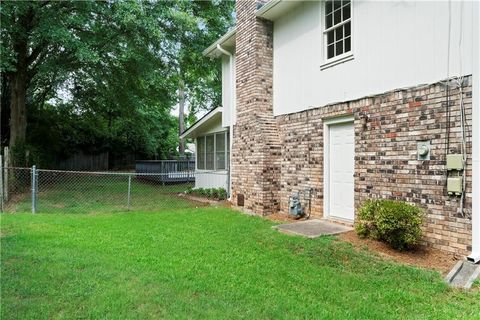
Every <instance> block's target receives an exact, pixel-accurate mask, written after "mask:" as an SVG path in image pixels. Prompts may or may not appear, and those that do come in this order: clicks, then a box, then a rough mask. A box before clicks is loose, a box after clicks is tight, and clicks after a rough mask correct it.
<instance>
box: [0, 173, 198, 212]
mask: <svg viewBox="0 0 480 320" xmlns="http://www.w3.org/2000/svg"><path fill="white" fill-rule="evenodd" d="M48 178H49V179H48ZM191 185H192V184H189V183H182V184H169V185H168V184H167V185H162V184H160V183H158V182H157V183H153V182H149V181H144V180H138V179H135V178H134V179H132V181H131V193H130V199H131V200H130V210H135V211H155V210H161V209H167V208H168V209H179V208H188V207H195V206H198V205H199V203H195V202H192V201H189V200H187V199H185V198H182V197H178V196H177V194H178V193H181V192H184V191H185V190H187V188H188V187H190V186H191ZM30 210H31V194H30V190H29V187H27V188H24V190H23V192H22V193H20V192H19V194H18V195H17V196H16V197H14V200H13V201H11V203H10V204H8V211H11V212H28V211H30ZM125 211H129V207H128V177H126V176H115V175H113V176H79V175H71V176H60V177H51V176H47V177H46V179H43V180H40V183H39V192H38V194H37V212H39V213H95V212H102V213H106V212H111V213H113V212H125Z"/></svg>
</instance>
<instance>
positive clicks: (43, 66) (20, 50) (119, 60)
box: [0, 0, 233, 156]
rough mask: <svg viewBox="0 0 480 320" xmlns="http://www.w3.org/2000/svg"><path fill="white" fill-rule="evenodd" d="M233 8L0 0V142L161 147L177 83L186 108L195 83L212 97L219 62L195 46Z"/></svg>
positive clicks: (215, 32) (214, 33)
mask: <svg viewBox="0 0 480 320" xmlns="http://www.w3.org/2000/svg"><path fill="white" fill-rule="evenodd" d="M227 8H228V9H227ZM232 10H233V3H229V2H227V3H224V2H205V3H204V2H199V1H181V0H178V1H172V2H167V1H107V2H103V1H92V0H90V1H82V2H80V1H68V2H67V1H63V2H57V1H45V2H36V1H24V2H13V1H12V2H5V1H4V2H2V3H1V5H0V13H1V19H2V26H1V29H0V34H1V38H2V42H1V47H0V49H1V55H2V56H1V58H2V59H1V64H0V69H1V73H2V96H1V98H2V108H4V109H3V110H2V115H4V116H3V118H4V117H5V115H6V111H7V110H5V109H9V110H8V116H9V130H3V128H2V143H3V142H5V141H9V145H10V146H11V149H12V150H13V149H22V148H24V145H25V144H26V143H27V144H33V145H34V146H35V147H38V146H41V148H43V149H44V151H46V150H48V151H51V152H59V150H65V149H59V148H58V147H55V148H53V147H52V145H56V146H67V145H69V146H71V147H69V148H67V149H70V148H73V149H78V148H80V147H81V148H84V147H87V146H88V147H92V146H95V148H99V149H108V150H110V151H115V150H117V151H118V150H121V149H122V148H123V150H127V149H130V150H135V151H138V150H140V152H142V153H144V154H149V155H150V156H159V155H160V154H161V155H162V156H166V154H167V153H171V151H168V152H166V151H161V150H159V147H160V146H162V148H165V149H166V150H171V149H172V146H171V145H169V146H167V145H164V144H165V142H167V141H168V143H171V142H172V139H171V134H172V132H174V131H175V130H177V129H174V128H178V125H177V124H175V122H173V123H172V117H171V116H170V115H169V112H170V109H171V108H172V106H173V105H175V104H176V103H178V92H177V90H178V88H179V84H180V83H182V81H183V83H184V88H185V95H184V99H185V104H184V105H188V108H190V109H191V110H194V109H195V108H197V107H198V106H199V105H201V103H203V101H206V99H205V98H204V97H203V96H201V95H198V94H195V90H198V91H203V92H205V93H208V94H205V97H206V96H209V95H213V96H214V98H213V99H218V97H219V92H220V91H219V90H218V88H219V77H218V75H219V67H218V65H217V64H214V63H211V62H209V61H208V59H206V58H204V57H201V50H202V49H203V48H204V47H205V46H207V45H208V44H209V43H210V42H211V41H213V40H214V39H215V38H216V37H218V36H219V35H220V34H221V33H223V32H224V31H225V30H226V28H228V25H229V23H230V22H231V21H232V18H231V16H232V15H231V11H232ZM224 14H226V16H227V17H229V18H227V19H224V18H222V17H223V15H224ZM210 15H213V16H212V17H211V16H210ZM218 21H223V22H222V23H218ZM193 47H195V49H190V48H193ZM187 48H188V49H187ZM194 50H199V52H197V53H195V52H194ZM189 52H190V53H192V54H196V56H195V58H193V57H192V58H189V59H190V60H189V59H187V58H186V57H187V55H188V54H189ZM191 63H196V64H197V65H196V66H193V65H191ZM202 68H212V69H211V70H208V71H202V70H201V69H202ZM179 70H182V72H181V73H180V72H179ZM212 70H213V71H212ZM196 86H198V88H194V87H196ZM212 88H213V89H212ZM5 90H8V93H7V92H5ZM209 99H211V98H209ZM200 101H202V102H200ZM212 101H213V100H212ZM205 105H209V104H208V103H206V104H205ZM5 106H6V108H5ZM45 119H50V120H51V121H57V122H60V123H54V124H52V122H48V121H45ZM153 121H156V122H155V123H153ZM4 122H5V119H2V123H4ZM182 123H183V122H182ZM27 124H28V127H27ZM63 124H65V125H63ZM27 128H30V129H28V130H27ZM65 130H70V131H69V132H68V133H67V135H66V136H65V135H64V133H65ZM172 130H173V131H172ZM154 131H155V132H156V131H159V132H162V134H160V135H159V134H156V133H155V132H154ZM40 132H42V133H43V134H47V133H48V134H49V136H50V137H51V139H52V141H51V143H49V144H48V145H47V144H46V143H44V142H43V140H42V139H39V138H38V136H35V135H34V133H35V134H39V133H40ZM8 135H9V137H8ZM156 139H157V140H156ZM53 140H55V141H53ZM42 144H43V145H42ZM53 149H56V150H55V151H53ZM173 149H175V148H173Z"/></svg>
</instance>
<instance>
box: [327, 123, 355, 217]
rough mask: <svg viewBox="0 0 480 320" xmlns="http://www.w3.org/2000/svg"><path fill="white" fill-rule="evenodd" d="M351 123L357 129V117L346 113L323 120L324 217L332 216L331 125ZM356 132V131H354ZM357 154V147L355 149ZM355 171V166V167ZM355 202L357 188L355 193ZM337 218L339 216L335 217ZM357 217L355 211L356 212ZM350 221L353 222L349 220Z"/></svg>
mask: <svg viewBox="0 0 480 320" xmlns="http://www.w3.org/2000/svg"><path fill="white" fill-rule="evenodd" d="M343 123H351V124H352V125H353V130H354V131H355V117H354V116H353V115H346V116H345V115H344V116H339V117H334V118H327V119H324V120H323V217H324V218H330V126H332V125H336V124H343ZM354 133H355V132H354ZM353 153H354V154H353V156H355V149H354V151H353ZM354 172H355V167H354ZM353 197H354V199H353V201H354V203H355V190H354V194H353ZM335 219H337V218H335ZM354 219H355V212H354ZM347 221H348V222H353V221H349V220H347Z"/></svg>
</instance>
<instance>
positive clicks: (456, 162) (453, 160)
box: [447, 154, 463, 170]
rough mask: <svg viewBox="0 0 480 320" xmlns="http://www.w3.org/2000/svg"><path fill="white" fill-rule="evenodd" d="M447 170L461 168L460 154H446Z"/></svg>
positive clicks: (461, 159) (461, 158)
mask: <svg viewBox="0 0 480 320" xmlns="http://www.w3.org/2000/svg"><path fill="white" fill-rule="evenodd" d="M447 170H463V157H462V155H461V154H447Z"/></svg>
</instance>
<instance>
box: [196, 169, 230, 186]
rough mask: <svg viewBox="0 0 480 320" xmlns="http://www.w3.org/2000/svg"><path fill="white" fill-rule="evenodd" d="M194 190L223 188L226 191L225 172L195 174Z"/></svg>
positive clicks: (226, 179) (199, 172)
mask: <svg viewBox="0 0 480 320" xmlns="http://www.w3.org/2000/svg"><path fill="white" fill-rule="evenodd" d="M195 188H224V189H225V190H227V191H228V190H229V189H228V173H227V171H217V172H202V171H197V172H195Z"/></svg>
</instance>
